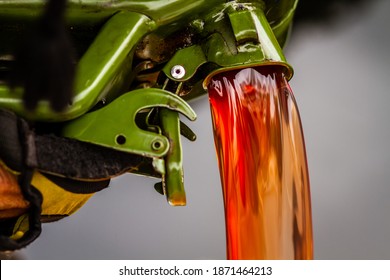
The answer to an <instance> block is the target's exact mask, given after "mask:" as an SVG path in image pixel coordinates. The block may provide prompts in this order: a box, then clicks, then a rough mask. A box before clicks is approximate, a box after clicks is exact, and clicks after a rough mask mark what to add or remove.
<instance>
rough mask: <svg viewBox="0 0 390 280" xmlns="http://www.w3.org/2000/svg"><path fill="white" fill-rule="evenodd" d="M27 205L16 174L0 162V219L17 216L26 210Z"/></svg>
mask: <svg viewBox="0 0 390 280" xmlns="http://www.w3.org/2000/svg"><path fill="white" fill-rule="evenodd" d="M28 206H29V203H28V202H27V201H26V200H25V199H24V197H23V194H22V192H21V190H20V188H19V185H18V181H17V177H16V175H14V174H12V173H11V172H10V171H8V170H7V169H6V168H5V167H4V166H3V165H2V164H1V163H0V219H7V218H13V217H18V216H20V215H22V214H24V213H25V212H27V209H28Z"/></svg>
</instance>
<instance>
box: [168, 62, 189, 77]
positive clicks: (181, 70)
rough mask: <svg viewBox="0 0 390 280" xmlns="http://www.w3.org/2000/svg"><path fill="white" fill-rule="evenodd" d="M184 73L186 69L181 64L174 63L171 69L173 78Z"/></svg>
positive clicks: (182, 75)
mask: <svg viewBox="0 0 390 280" xmlns="http://www.w3.org/2000/svg"><path fill="white" fill-rule="evenodd" d="M185 74H186V69H184V67H183V66H181V65H175V66H173V67H172V69H171V75H172V77H173V78H175V79H181V78H183V77H184V75H185Z"/></svg>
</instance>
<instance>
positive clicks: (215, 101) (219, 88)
mask: <svg viewBox="0 0 390 280" xmlns="http://www.w3.org/2000/svg"><path fill="white" fill-rule="evenodd" d="M208 91H209V99H210V105H211V112H212V119H213V130H214V140H215V146H216V150H217V157H218V162H219V169H220V174H221V181H222V188H223V194H224V206H225V220H226V221H225V222H226V235H227V238H226V239H227V258H228V259H312V258H313V245H312V243H313V241H312V221H311V206H310V186H309V175H308V168H307V161H306V152H305V144H304V138H303V133H302V128H301V121H300V117H299V112H298V109H297V106H296V102H295V99H294V96H293V93H292V91H291V89H290V87H289V84H288V82H287V80H286V78H285V77H284V74H283V72H282V71H281V69H279V68H277V67H271V66H263V67H257V68H246V69H241V70H234V71H230V72H224V73H220V74H217V75H215V76H214V77H213V78H212V80H211V81H210V83H209V86H208Z"/></svg>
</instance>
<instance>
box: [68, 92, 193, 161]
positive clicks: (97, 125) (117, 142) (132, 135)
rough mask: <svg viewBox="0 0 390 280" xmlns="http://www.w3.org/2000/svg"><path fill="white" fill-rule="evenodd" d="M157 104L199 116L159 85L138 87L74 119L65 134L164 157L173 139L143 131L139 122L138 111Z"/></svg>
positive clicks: (191, 115)
mask: <svg viewBox="0 0 390 280" xmlns="http://www.w3.org/2000/svg"><path fill="white" fill-rule="evenodd" d="M153 107H163V108H166V109H169V110H172V111H175V112H179V113H181V114H183V115H184V116H186V117H187V118H188V119H190V120H192V121H193V120H195V119H196V114H195V112H194V111H193V110H192V108H191V107H190V106H189V105H188V104H187V103H186V102H185V101H184V100H183V99H181V98H180V97H178V96H176V95H174V94H172V93H170V92H168V91H165V90H161V89H156V88H148V89H138V90H134V91H131V92H128V93H126V94H124V95H122V96H120V97H118V98H117V99H116V100H114V101H113V102H111V103H110V104H108V105H107V106H105V107H103V108H101V109H99V110H96V111H93V112H91V113H88V114H85V115H83V116H82V117H80V118H78V119H76V120H74V121H72V122H70V123H69V124H67V125H65V127H64V129H63V131H62V134H63V136H65V137H69V138H75V139H78V140H80V141H84V142H89V143H94V144H97V145H102V146H105V147H109V148H113V149H116V150H120V151H124V152H128V153H133V154H138V155H142V156H146V157H159V158H162V157H164V156H165V155H166V154H167V152H168V150H169V145H170V143H169V139H168V138H167V137H165V136H164V135H161V134H158V133H155V132H150V131H146V130H142V129H140V128H139V127H138V126H137V124H136V122H135V118H136V115H137V113H139V112H141V111H143V110H145V109H149V108H153Z"/></svg>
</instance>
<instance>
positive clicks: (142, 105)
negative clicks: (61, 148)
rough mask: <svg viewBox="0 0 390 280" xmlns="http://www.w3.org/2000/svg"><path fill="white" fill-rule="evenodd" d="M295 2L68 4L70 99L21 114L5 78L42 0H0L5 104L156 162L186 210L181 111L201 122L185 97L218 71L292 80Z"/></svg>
mask: <svg viewBox="0 0 390 280" xmlns="http://www.w3.org/2000/svg"><path fill="white" fill-rule="evenodd" d="M297 2H298V0H264V1H262V0H247V1H242V0H235V1H234V0H233V1H226V0H208V1H204V0H193V1H188V0H159V1H156V0H117V1H108V0H69V1H68V9H67V16H66V18H67V24H68V31H69V33H70V35H71V37H72V38H73V40H74V46H75V48H76V51H77V53H78V55H79V59H78V61H77V72H76V80H75V84H74V92H75V95H74V98H73V103H72V104H70V105H69V107H68V108H67V109H66V110H65V111H63V112H60V113H58V112H54V111H52V110H51V108H50V106H49V104H48V102H47V101H40V102H39V103H38V107H37V108H36V110H35V111H34V112H29V111H27V110H25V108H24V107H23V102H22V98H23V89H22V88H16V89H14V90H10V89H9V88H8V86H7V84H6V83H5V82H4V81H2V79H3V78H2V77H5V76H6V74H7V71H8V70H9V69H8V65H9V64H10V63H11V64H12V62H13V50H14V49H15V48H16V45H17V42H18V40H19V38H20V37H22V36H23V34H24V32H26V30H27V27H28V26H29V25H30V23H31V22H33V21H35V20H36V19H38V18H39V16H40V14H41V12H42V9H43V5H44V3H45V1H44V0H14V1H8V0H0V108H5V109H8V110H11V111H13V112H15V113H16V114H17V115H19V116H21V117H23V118H25V119H27V120H29V121H30V122H39V123H50V125H54V126H55V127H56V129H55V131H56V132H55V133H59V135H58V136H61V137H69V138H73V139H76V140H79V141H83V142H87V143H92V144H94V145H100V146H104V147H108V148H112V149H114V150H117V151H121V152H123V153H133V154H137V155H142V156H144V157H149V158H152V159H153V166H154V169H155V171H156V172H157V173H158V174H160V175H161V178H162V188H161V189H162V192H163V193H165V194H166V196H167V200H168V202H169V203H170V204H172V205H184V204H185V203H186V198H185V192H184V184H183V167H182V150H181V142H180V134H182V135H184V136H186V137H188V138H190V139H192V140H194V139H195V134H194V133H193V132H192V131H191V130H190V129H189V128H188V127H187V126H186V125H184V124H183V123H181V122H180V119H179V113H181V114H183V115H185V116H186V117H187V118H189V119H190V120H194V119H195V118H196V115H195V113H194V112H193V110H192V109H191V107H190V106H189V105H188V104H187V103H186V102H185V101H184V100H186V101H188V100H191V99H193V98H197V97H199V96H201V95H203V94H205V93H206V91H205V88H206V86H207V83H208V81H209V79H210V78H211V77H212V76H213V75H215V74H216V73H218V72H221V71H227V70H230V69H232V68H233V69H234V68H244V67H251V66H262V65H278V66H280V67H282V69H284V71H285V74H286V76H287V77H288V78H291V76H292V74H293V70H292V68H291V66H290V65H289V64H288V63H287V62H286V59H285V57H284V55H283V52H282V48H281V47H283V46H284V44H285V42H286V40H287V37H288V33H289V30H290V26H291V21H292V18H293V15H294V11H295V9H296V6H297ZM4 73H5V75H4ZM58 131H60V132H58ZM53 133H54V132H53ZM157 189H158V187H157Z"/></svg>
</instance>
